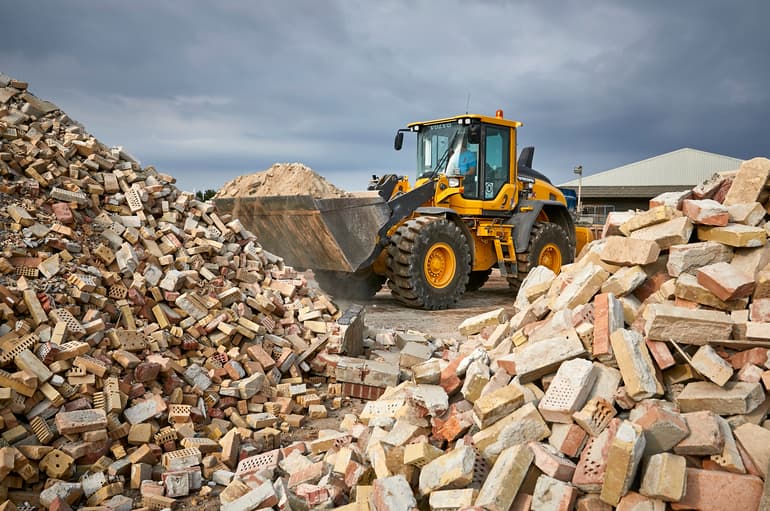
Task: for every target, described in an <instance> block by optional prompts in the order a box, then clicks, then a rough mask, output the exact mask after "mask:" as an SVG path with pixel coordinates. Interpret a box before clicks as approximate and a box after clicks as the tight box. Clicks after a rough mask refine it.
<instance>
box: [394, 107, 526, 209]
mask: <svg viewBox="0 0 770 511" xmlns="http://www.w3.org/2000/svg"><path fill="white" fill-rule="evenodd" d="M520 125H521V123H519V122H517V121H508V120H504V119H502V118H497V117H485V116H480V115H467V116H457V117H453V118H449V119H442V120H439V121H429V122H425V123H414V124H411V125H409V131H414V132H416V134H417V179H418V181H420V180H422V179H431V178H434V177H436V176H438V175H441V174H443V175H446V177H447V179H448V182H449V186H450V187H457V188H459V189H460V194H459V196H457V197H454V198H453V199H452V202H453V204H452V205H451V207H453V208H459V210H460V211H458V212H460V213H461V214H462V213H467V214H474V213H475V214H481V213H482V212H483V211H489V212H494V211H500V212H502V211H508V210H510V209H511V198H513V197H515V194H516V191H515V187H516V174H515V161H516V128H517V127H518V126H520ZM462 210H467V211H462Z"/></svg>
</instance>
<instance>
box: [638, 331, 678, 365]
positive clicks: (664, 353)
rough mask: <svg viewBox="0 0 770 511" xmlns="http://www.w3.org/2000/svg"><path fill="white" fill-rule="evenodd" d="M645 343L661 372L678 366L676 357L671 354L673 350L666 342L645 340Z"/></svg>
mask: <svg viewBox="0 0 770 511" xmlns="http://www.w3.org/2000/svg"><path fill="white" fill-rule="evenodd" d="M644 343H645V344H646V345H647V349H649V350H650V355H652V359H653V360H654V361H655V365H657V366H658V368H659V369H660V370H661V371H662V370H663V369H668V368H669V367H672V366H675V365H676V360H674V355H672V354H671V350H670V349H669V348H668V345H667V344H666V343H665V342H663V341H653V340H651V339H645V340H644Z"/></svg>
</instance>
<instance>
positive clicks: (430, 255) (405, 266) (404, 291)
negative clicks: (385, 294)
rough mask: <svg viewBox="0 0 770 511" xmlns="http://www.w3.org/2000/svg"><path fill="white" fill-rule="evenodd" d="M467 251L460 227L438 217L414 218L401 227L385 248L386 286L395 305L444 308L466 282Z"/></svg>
mask: <svg viewBox="0 0 770 511" xmlns="http://www.w3.org/2000/svg"><path fill="white" fill-rule="evenodd" d="M470 269H471V252H470V247H469V245H468V240H467V239H466V238H465V235H464V234H463V232H462V230H460V227H459V226H457V224H455V223H454V222H452V221H450V220H447V219H446V218H442V217H426V216H422V217H417V218H414V219H412V220H408V221H406V222H405V223H404V224H402V225H401V226H400V227H399V228H398V229H397V230H396V232H395V233H394V234H393V236H392V237H391V242H390V244H389V245H388V286H389V287H390V289H391V293H392V294H393V297H394V298H395V299H396V300H398V301H399V302H401V303H403V304H405V305H407V306H409V307H415V308H422V309H429V310H437V309H446V308H447V307H449V306H451V305H453V304H454V303H456V302H457V300H459V299H460V297H461V296H462V295H463V293H464V292H465V287H466V285H467V283H468V275H469V273H470Z"/></svg>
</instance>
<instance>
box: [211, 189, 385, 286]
mask: <svg viewBox="0 0 770 511" xmlns="http://www.w3.org/2000/svg"><path fill="white" fill-rule="evenodd" d="M214 203H215V204H216V206H217V209H219V210H220V211H222V212H224V213H230V214H231V215H232V216H233V217H234V218H239V219H240V221H241V223H242V224H243V226H244V227H245V228H246V229H248V230H249V231H251V232H252V233H254V235H256V237H257V241H259V243H260V244H261V245H262V246H263V247H264V248H265V250H268V251H270V252H273V253H274V254H276V255H279V256H281V257H282V258H283V259H284V261H285V262H286V264H288V265H291V266H293V267H295V268H297V269H300V270H305V269H308V268H312V269H316V270H335V271H345V272H354V271H356V270H358V269H359V268H360V267H361V266H362V263H365V262H366V261H367V259H369V258H370V256H371V255H372V252H373V251H374V250H375V249H376V247H377V241H378V240H377V233H378V231H379V230H380V228H381V227H382V226H383V225H385V223H386V222H387V221H388V219H389V218H390V214H391V211H390V208H389V206H388V204H387V203H386V202H385V201H384V200H383V199H382V198H381V197H380V196H379V195H368V196H362V197H344V198H334V199H316V198H313V197H311V196H309V195H296V196H273V197H241V198H226V199H225V198H223V199H215V200H214Z"/></svg>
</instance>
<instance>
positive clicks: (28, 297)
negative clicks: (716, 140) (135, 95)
mask: <svg viewBox="0 0 770 511" xmlns="http://www.w3.org/2000/svg"><path fill="white" fill-rule="evenodd" d="M0 175H2V177H3V181H2V185H0V222H2V224H3V225H2V226H1V227H2V229H0V245H1V247H2V252H0V511H12V510H14V509H35V508H46V509H55V510H67V509H70V508H73V507H80V508H81V509H99V510H107V509H109V510H119V511H127V510H130V509H137V508H142V509H154V510H161V509H166V508H174V507H177V508H181V507H183V505H184V506H186V505H188V504H189V503H190V501H189V500H185V499H189V496H203V497H209V498H213V499H215V500H214V501H213V504H215V506H217V507H221V508H222V509H224V510H227V511H252V510H257V509H267V508H273V509H279V510H281V511H292V510H305V509H311V508H324V509H331V508H341V509H344V510H345V511H411V510H413V509H415V508H420V509H428V508H430V509H433V510H445V511H460V510H461V509H488V510H490V511H509V510H527V509H532V510H569V509H578V510H581V511H588V510H609V509H613V508H617V509H621V510H642V509H644V510H664V509H667V508H670V509H703V510H727V509H746V510H748V509H757V508H759V507H760V506H765V507H766V506H768V505H770V487H765V480H766V479H767V477H766V476H767V471H768V469H769V468H770V448H769V447H768V446H770V424H769V423H768V421H767V414H768V411H769V410H770V400H768V399H767V396H766V391H767V389H768V387H769V386H770V370H768V369H770V363H769V362H768V349H769V348H770V245H768V244H767V238H768V233H767V230H766V225H765V223H764V218H765V215H766V212H767V209H766V204H767V198H768V191H767V190H768V189H767V185H766V184H767V182H768V178H770V160H766V159H760V158H757V159H754V160H750V161H747V162H746V163H744V164H743V166H742V167H741V169H740V170H738V171H737V172H734V173H726V174H723V175H718V176H715V177H714V178H713V179H712V180H709V181H708V182H706V183H704V184H703V185H701V186H698V187H696V188H695V189H693V190H691V191H689V192H686V193H676V194H666V195H664V196H661V197H658V198H656V199H654V200H653V201H652V202H651V205H650V206H651V207H650V209H649V211H643V212H629V213H622V214H613V215H611V217H610V219H609V220H608V223H607V225H606V226H605V234H606V237H604V238H603V239H601V240H598V241H596V242H594V243H592V244H591V245H589V247H587V249H586V250H585V252H584V253H583V254H582V255H581V257H580V258H579V260H578V261H577V262H575V263H574V264H572V265H569V266H567V267H565V268H564V269H563V271H562V273H560V274H559V275H558V276H557V275H554V274H553V273H552V272H550V270H548V269H546V268H543V267H539V268H536V269H535V270H533V271H532V272H531V273H530V274H529V276H528V278H527V280H526V281H525V282H524V284H523V285H522V287H521V289H520V292H519V294H518V296H517V297H516V300H515V303H514V306H513V310H512V312H513V314H512V315H509V314H507V313H506V310H505V309H498V310H494V311H490V312H488V313H485V314H481V315H478V316H474V317H472V318H469V319H468V320H466V321H465V322H464V323H463V324H462V325H460V327H459V332H458V333H459V334H460V335H461V336H462V337H463V338H464V341H463V342H454V341H452V340H438V339H432V338H429V337H427V336H425V335H422V334H420V333H419V332H396V333H391V332H377V333H376V335H373V336H372V338H370V339H367V340H365V339H364V328H363V310H362V309H361V308H359V307H353V308H351V309H350V310H348V311H346V312H345V313H340V311H338V310H337V308H336V307H335V305H334V304H333V303H332V302H330V301H329V300H328V299H327V298H326V297H324V296H323V295H321V294H315V293H314V292H313V291H312V290H311V289H309V288H308V286H307V283H306V282H305V280H304V279H303V277H302V276H301V275H299V274H297V273H295V272H294V271H293V270H292V269H291V268H289V267H285V266H284V265H283V264H282V261H281V260H280V258H279V257H277V256H275V255H272V254H269V253H267V252H266V251H264V250H262V249H261V248H260V246H259V244H258V243H257V242H256V240H255V237H254V236H253V235H252V233H249V232H248V231H247V230H246V229H245V228H244V227H243V226H242V225H241V224H240V222H239V221H238V220H237V219H235V218H229V217H227V216H225V215H222V216H220V215H219V214H218V213H217V212H216V210H215V209H214V208H213V207H212V206H211V205H210V204H207V203H201V202H199V201H196V200H195V199H194V197H193V196H192V195H191V194H189V193H185V192H182V191H179V190H178V189H176V188H175V187H174V186H173V183H174V180H173V179H172V178H171V177H169V176H166V175H163V174H161V173H158V172H157V171H156V170H155V169H153V168H151V167H147V168H142V167H141V166H140V165H139V163H138V162H136V161H135V160H134V159H133V158H132V157H131V156H130V155H129V154H127V153H126V152H124V151H122V150H120V149H110V148H107V147H105V146H104V145H102V144H100V143H99V142H98V141H97V140H96V139H94V138H93V137H91V136H90V135H88V134H87V133H86V132H85V131H84V130H83V128H82V127H81V126H79V125H78V124H77V123H74V122H73V121H71V120H70V119H69V118H68V117H67V116H66V115H65V114H64V113H62V112H61V111H60V110H59V109H58V108H57V107H56V106H55V105H53V104H51V103H48V102H45V101H41V100H39V99H37V98H36V97H34V96H33V95H31V94H30V93H28V92H27V91H26V84H25V83H23V82H19V81H16V80H11V79H10V78H8V77H6V76H4V75H2V74H0ZM365 348H367V349H368V350H367V349H365ZM365 351H368V353H367V354H368V355H370V358H369V359H364V358H355V356H356V355H362V354H364V353H365ZM343 396H345V397H348V396H349V397H358V398H363V399H366V400H368V401H367V403H366V405H365V406H364V407H363V410H362V411H361V412H360V413H358V414H347V415H345V416H344V418H343V419H342V421H341V423H339V427H334V428H333V429H320V430H319V431H318V432H317V434H315V435H312V438H311V436H310V435H308V438H309V439H308V440H304V441H293V442H290V441H287V440H286V435H285V433H286V432H288V431H289V430H290V429H292V428H299V427H302V426H303V425H308V424H312V420H313V419H315V418H318V419H320V418H323V417H325V416H326V414H327V410H328V409H329V408H332V409H338V408H340V406H341V405H342V399H343ZM208 504H209V505H211V504H212V502H208Z"/></svg>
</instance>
